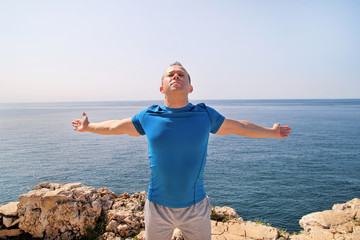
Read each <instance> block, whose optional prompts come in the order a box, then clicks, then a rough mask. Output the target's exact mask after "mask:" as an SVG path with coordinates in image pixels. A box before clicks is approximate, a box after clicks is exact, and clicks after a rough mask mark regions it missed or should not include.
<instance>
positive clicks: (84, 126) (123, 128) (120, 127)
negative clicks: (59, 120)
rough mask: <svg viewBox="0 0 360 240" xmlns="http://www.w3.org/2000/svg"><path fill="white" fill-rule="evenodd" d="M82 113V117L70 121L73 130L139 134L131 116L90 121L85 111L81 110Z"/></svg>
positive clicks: (107, 133)
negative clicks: (95, 121) (96, 121)
mask: <svg viewBox="0 0 360 240" xmlns="http://www.w3.org/2000/svg"><path fill="white" fill-rule="evenodd" d="M82 115H83V118H82V119H76V120H74V121H73V122H72V125H73V127H74V131H78V132H92V133H97V134H104V135H115V134H128V135H130V136H141V134H139V133H138V131H137V130H136V129H135V127H134V124H133V123H132V121H131V118H126V119H123V120H110V121H105V122H99V123H91V122H89V120H88V117H87V115H86V113H85V112H83V113H82Z"/></svg>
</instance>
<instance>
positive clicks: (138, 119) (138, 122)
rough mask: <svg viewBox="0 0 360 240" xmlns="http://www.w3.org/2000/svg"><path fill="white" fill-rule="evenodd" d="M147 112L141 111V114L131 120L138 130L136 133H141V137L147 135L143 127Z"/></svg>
mask: <svg viewBox="0 0 360 240" xmlns="http://www.w3.org/2000/svg"><path fill="white" fill-rule="evenodd" d="M146 110H147V109H145V110H143V111H141V112H140V113H138V114H136V115H135V116H133V117H132V118H131V121H132V123H133V124H134V127H135V128H136V131H138V133H140V134H141V135H145V130H144V128H143V127H142V124H141V122H142V119H143V118H144V115H145V113H146Z"/></svg>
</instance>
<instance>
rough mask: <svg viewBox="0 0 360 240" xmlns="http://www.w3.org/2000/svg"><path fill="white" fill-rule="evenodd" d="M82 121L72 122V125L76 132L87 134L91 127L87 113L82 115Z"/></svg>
mask: <svg viewBox="0 0 360 240" xmlns="http://www.w3.org/2000/svg"><path fill="white" fill-rule="evenodd" d="M82 115H83V118H82V119H76V120H74V121H72V125H73V127H74V131H78V132H86V131H87V128H88V126H89V120H88V117H87V115H86V113H85V112H83V113H82Z"/></svg>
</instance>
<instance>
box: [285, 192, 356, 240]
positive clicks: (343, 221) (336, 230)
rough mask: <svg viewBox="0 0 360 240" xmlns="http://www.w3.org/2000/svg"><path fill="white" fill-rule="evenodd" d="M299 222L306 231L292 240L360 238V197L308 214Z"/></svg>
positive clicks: (347, 239) (292, 237) (344, 239)
mask: <svg viewBox="0 0 360 240" xmlns="http://www.w3.org/2000/svg"><path fill="white" fill-rule="evenodd" d="M299 223H300V226H301V227H302V228H304V230H305V231H304V232H302V233H301V234H300V235H292V236H291V237H290V239H291V240H310V239H314V240H329V239H336V240H360V199H358V198H355V199H353V200H351V201H349V202H347V203H344V204H335V205H334V206H333V207H332V210H326V211H323V212H315V213H311V214H308V215H306V216H304V217H302V218H301V220H300V222H299Z"/></svg>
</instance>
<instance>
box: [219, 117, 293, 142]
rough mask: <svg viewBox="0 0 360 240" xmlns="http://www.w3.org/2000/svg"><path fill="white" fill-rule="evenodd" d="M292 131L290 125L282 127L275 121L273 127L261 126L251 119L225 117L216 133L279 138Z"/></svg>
mask: <svg viewBox="0 0 360 240" xmlns="http://www.w3.org/2000/svg"><path fill="white" fill-rule="evenodd" d="M290 132H291V128H289V126H283V127H280V123H275V124H274V126H273V127H272V128H266V127H262V126H259V125H257V124H255V123H252V122H249V121H242V120H235V119H231V118H225V120H224V122H223V124H222V125H221V127H220V129H219V130H218V131H217V133H216V134H218V135H228V134H237V135H241V136H246V137H251V138H269V137H275V138H278V139H282V138H286V137H287V136H288V135H289V134H290Z"/></svg>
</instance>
